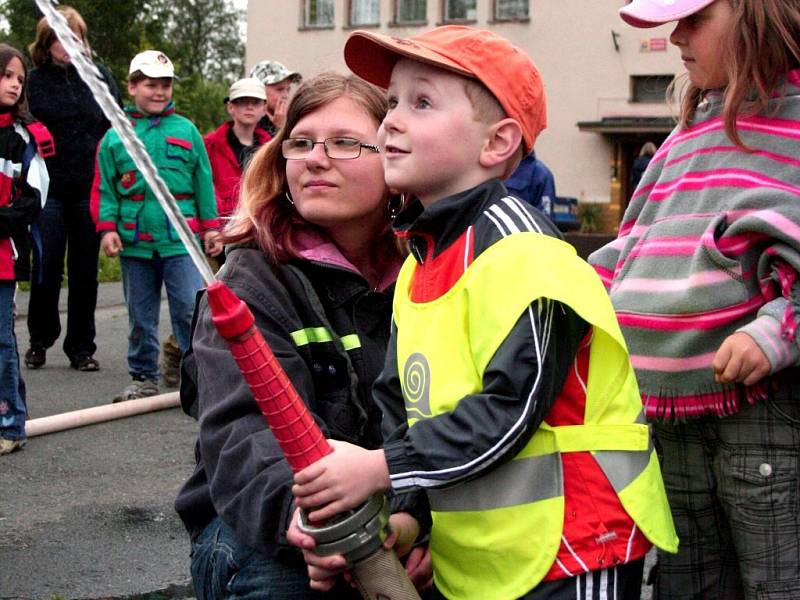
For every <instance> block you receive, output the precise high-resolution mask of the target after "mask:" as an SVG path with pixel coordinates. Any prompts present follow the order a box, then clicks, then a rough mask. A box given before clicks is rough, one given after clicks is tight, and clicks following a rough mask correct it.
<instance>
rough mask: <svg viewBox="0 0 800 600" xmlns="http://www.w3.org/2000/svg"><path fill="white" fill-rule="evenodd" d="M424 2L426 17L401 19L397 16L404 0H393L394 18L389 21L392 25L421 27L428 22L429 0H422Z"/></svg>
mask: <svg viewBox="0 0 800 600" xmlns="http://www.w3.org/2000/svg"><path fill="white" fill-rule="evenodd" d="M422 1H423V2H424V9H425V10H424V12H425V17H424V18H423V19H422V20H419V21H400V20H399V19H398V18H397V14H398V5H399V4H400V2H402V0H392V20H391V22H390V23H389V25H390V26H392V27H419V26H423V25H427V24H428V0H422Z"/></svg>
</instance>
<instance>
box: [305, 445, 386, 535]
mask: <svg viewBox="0 0 800 600" xmlns="http://www.w3.org/2000/svg"><path fill="white" fill-rule="evenodd" d="M328 443H329V444H330V445H331V446H332V447H333V452H331V453H330V454H328V455H327V456H325V457H323V458H321V459H319V460H318V461H317V462H315V463H314V464H312V465H310V466H308V467H306V468H305V469H303V470H302V471H300V472H299V473H297V474H296V475H295V476H294V482H295V485H294V486H293V487H292V493H293V494H294V496H295V498H296V499H297V505H298V506H299V507H301V508H305V509H306V510H310V511H312V512H310V513H309V515H308V518H309V520H311V521H312V522H313V521H324V520H325V519H329V518H331V517H333V516H334V515H338V514H339V513H341V512H344V511H345V510H347V509H350V508H356V507H358V506H360V505H361V504H363V503H364V501H366V500H367V498H369V497H370V496H371V495H372V494H374V493H375V492H377V491H381V490H385V489H388V487H389V485H390V482H389V468H388V467H387V466H386V459H385V458H384V456H383V450H365V449H364V448H361V447H360V446H355V445H353V444H348V443H347V442H338V441H336V440H328Z"/></svg>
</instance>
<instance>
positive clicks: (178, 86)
mask: <svg viewBox="0 0 800 600" xmlns="http://www.w3.org/2000/svg"><path fill="white" fill-rule="evenodd" d="M228 87H229V86H228V84H225V83H220V82H218V81H207V80H204V79H202V78H201V77H199V76H198V75H192V76H191V77H186V78H183V77H181V79H180V80H179V81H177V82H176V83H175V90H174V92H173V96H174V98H175V106H176V108H177V111H178V113H179V114H181V115H184V116H186V117H188V118H190V119H191V120H192V121H193V122H194V124H195V125H196V126H197V128H198V129H199V130H200V133H202V134H203V135H205V134H206V133H208V132H209V131H212V130H214V129H216V128H217V127H219V126H220V125H221V124H222V123H224V122H225V121H226V120H228V119H229V118H230V117H229V116H228V110H227V109H226V108H225V104H224V102H223V100H224V99H225V96H227V95H228Z"/></svg>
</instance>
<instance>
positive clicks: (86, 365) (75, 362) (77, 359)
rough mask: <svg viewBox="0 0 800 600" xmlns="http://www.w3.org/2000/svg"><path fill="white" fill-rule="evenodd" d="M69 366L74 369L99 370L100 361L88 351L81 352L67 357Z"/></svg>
mask: <svg viewBox="0 0 800 600" xmlns="http://www.w3.org/2000/svg"><path fill="white" fill-rule="evenodd" d="M69 366H70V367H71V368H73V369H75V370H76V371H99V370H100V363H99V362H97V360H95V358H94V356H92V355H91V354H89V353H88V352H82V353H80V354H78V355H76V356H74V357H72V358H70V359H69Z"/></svg>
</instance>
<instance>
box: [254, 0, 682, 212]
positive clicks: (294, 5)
mask: <svg viewBox="0 0 800 600" xmlns="http://www.w3.org/2000/svg"><path fill="white" fill-rule="evenodd" d="M380 3H381V15H380V23H381V25H380V26H379V27H376V28H374V30H375V31H379V32H382V33H388V34H390V35H395V36H399V37H407V36H410V35H414V34H416V33H420V32H422V31H425V30H426V29H429V28H431V27H434V26H436V25H439V24H441V15H442V7H441V5H442V0H428V3H427V15H428V19H427V25H425V26H419V27H396V26H392V25H390V22H391V21H392V20H393V16H394V15H393V13H392V10H393V6H394V2H393V0H380ZM624 4H625V2H624V1H622V0H531V1H530V19H529V21H527V22H517V23H497V22H494V23H493V22H492V19H491V17H492V15H491V11H492V7H493V0H478V2H477V5H478V11H477V12H478V15H477V22H476V23H475V26H476V27H483V28H489V29H492V30H494V31H496V32H497V33H499V34H500V35H503V36H505V37H507V38H508V39H510V40H511V41H512V42H513V43H514V44H516V45H518V46H520V47H522V48H524V49H525V50H526V51H527V52H528V53H529V54H530V55H531V56H532V57H533V59H534V61H535V62H536V64H537V66H538V67H539V69H540V70H541V72H542V76H543V78H544V81H545V86H546V91H547V97H548V108H549V110H548V112H549V125H548V128H547V129H546V130H545V131H544V132H543V133H542V135H541V136H540V138H539V140H538V141H537V143H536V150H537V155H538V156H539V158H541V159H542V160H543V161H544V162H545V163H546V164H547V165H548V166H549V167H550V168H551V170H552V171H553V173H554V174H555V177H556V190H557V193H558V195H560V196H575V197H578V198H579V199H581V200H583V201H586V202H608V201H609V194H610V186H609V177H610V170H611V169H610V161H611V144H610V142H609V141H608V140H607V139H606V138H604V137H603V136H601V135H598V134H594V133H585V132H580V131H579V130H578V128H577V126H576V123H577V122H578V121H597V120H600V119H602V118H603V117H610V116H632V115H638V116H667V115H669V109H668V108H667V106H666V105H664V104H632V103H630V102H629V101H628V98H629V96H630V76H631V75H645V74H657V75H667V74H674V73H677V72H681V70H682V66H681V63H680V54H679V52H678V51H677V49H675V48H674V47H673V46H671V45H669V44H667V46H668V49H667V51H663V52H643V51H641V45H642V41H643V40H644V41H646V40H648V39H650V38H668V37H669V33H670V31H671V30H672V26H671V25H666V26H662V27H658V28H654V29H647V30H643V29H634V28H632V27H630V26H628V25H626V24H625V23H624V22H623V21H622V20H621V19H620V18H619V17H618V15H617V10H618V9H619V8H620V7H621V6H623V5H624ZM347 7H348V0H335V26H334V27H333V28H331V29H303V28H302V20H303V13H302V10H303V2H302V0H250V1H249V2H248V9H247V56H246V60H247V67H248V69H249V68H250V67H251V66H252V65H253V64H255V63H256V62H258V61H259V60H264V59H270V60H278V61H280V62H282V63H284V64H285V65H287V66H288V67H289V68H291V69H292V70H296V71H300V72H301V73H303V74H304V75H305V76H306V77H308V76H312V75H314V74H316V73H319V72H321V71H323V70H326V69H333V70H339V71H345V70H346V66H345V64H344V60H343V58H342V48H343V47H344V42H345V40H346V39H347V36H348V34H349V33H350V31H351V30H352V28H350V27H348V25H347V23H346V19H347ZM612 32H615V33H617V34H619V35H618V36H617V38H616V40H617V44H618V46H619V50H617V49H615V46H614V37H613V36H612Z"/></svg>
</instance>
